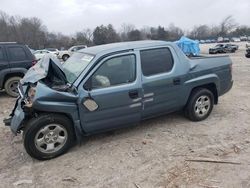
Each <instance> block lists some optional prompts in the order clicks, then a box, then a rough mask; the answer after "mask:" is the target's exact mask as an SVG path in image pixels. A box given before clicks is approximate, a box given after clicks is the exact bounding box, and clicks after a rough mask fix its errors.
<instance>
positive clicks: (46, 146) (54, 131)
mask: <svg viewBox="0 0 250 188" xmlns="http://www.w3.org/2000/svg"><path fill="white" fill-rule="evenodd" d="M67 139H68V134H67V131H66V129H65V128H64V127H63V126H61V125H59V124H49V125H46V126H45V127H43V128H41V129H40V130H39V131H38V132H37V134H36V136H35V146H36V148H37V149H38V150H39V151H41V152H44V153H53V152H56V151H58V150H60V149H61V148H62V147H63V146H64V144H65V143H66V141H67Z"/></svg>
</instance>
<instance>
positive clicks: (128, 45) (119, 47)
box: [79, 40, 169, 55]
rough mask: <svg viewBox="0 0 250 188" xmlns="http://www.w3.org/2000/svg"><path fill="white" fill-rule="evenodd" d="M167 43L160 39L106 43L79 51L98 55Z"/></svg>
mask: <svg viewBox="0 0 250 188" xmlns="http://www.w3.org/2000/svg"><path fill="white" fill-rule="evenodd" d="M166 44H169V42H166V41H159V40H143V41H133V42H117V43H111V44H104V45H99V46H94V47H89V48H85V49H82V50H79V52H83V53H88V54H93V55H96V54H99V53H112V52H117V51H123V50H133V49H137V48H146V47H155V46H162V45H166Z"/></svg>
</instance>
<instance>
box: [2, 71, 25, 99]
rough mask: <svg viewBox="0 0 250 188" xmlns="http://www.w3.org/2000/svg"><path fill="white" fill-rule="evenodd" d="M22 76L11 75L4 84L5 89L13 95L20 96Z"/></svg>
mask: <svg viewBox="0 0 250 188" xmlns="http://www.w3.org/2000/svg"><path fill="white" fill-rule="evenodd" d="M20 79H21V77H19V76H15V77H11V78H9V79H8V80H7V81H6V82H5V84H4V89H5V92H6V93H7V94H8V95H10V96H11V97H17V96H18V89H17V86H18V83H19V81H20Z"/></svg>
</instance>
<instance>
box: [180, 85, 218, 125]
mask: <svg viewBox="0 0 250 188" xmlns="http://www.w3.org/2000/svg"><path fill="white" fill-rule="evenodd" d="M213 105H214V95H213V93H212V92H211V91H210V90H208V89H205V88H198V89H195V90H194V91H193V92H192V94H191V96H190V98H189V101H188V104H187V106H186V108H185V115H186V117H188V118H189V119H190V120H192V121H201V120H204V119H206V118H207V117H208V116H209V115H210V113H211V111H212V109H213Z"/></svg>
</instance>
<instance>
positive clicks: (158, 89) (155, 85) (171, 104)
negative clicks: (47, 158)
mask: <svg viewBox="0 0 250 188" xmlns="http://www.w3.org/2000/svg"><path fill="white" fill-rule="evenodd" d="M172 51H173V49H172ZM140 58H141V68H142V89H143V109H144V110H143V112H142V117H143V118H148V117H150V116H156V115H159V114H162V113H168V112H171V111H175V110H177V109H178V108H180V107H181V103H180V102H179V100H180V97H181V82H182V81H181V78H179V77H176V76H175V74H176V73H175V70H176V63H175V58H176V57H174V56H173V55H172V52H171V49H170V48H169V47H162V48H152V49H145V50H141V51H140Z"/></svg>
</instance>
